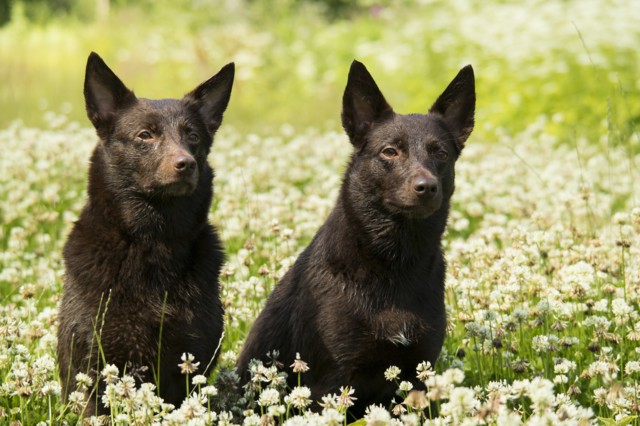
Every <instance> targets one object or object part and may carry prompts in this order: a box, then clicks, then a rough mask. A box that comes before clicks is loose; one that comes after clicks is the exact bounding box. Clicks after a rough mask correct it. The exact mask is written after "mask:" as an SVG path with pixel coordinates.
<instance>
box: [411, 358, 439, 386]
mask: <svg viewBox="0 0 640 426" xmlns="http://www.w3.org/2000/svg"><path fill="white" fill-rule="evenodd" d="M434 374H435V372H434V371H433V370H432V369H431V363H430V362H429V361H422V362H421V363H420V364H418V366H417V367H416V377H417V378H418V380H420V381H422V382H424V381H425V380H427V378H428V377H429V376H433V375H434Z"/></svg>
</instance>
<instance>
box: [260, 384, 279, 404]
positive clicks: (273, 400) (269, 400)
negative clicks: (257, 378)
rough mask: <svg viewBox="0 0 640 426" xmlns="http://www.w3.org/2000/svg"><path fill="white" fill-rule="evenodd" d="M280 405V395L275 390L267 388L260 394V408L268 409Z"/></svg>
mask: <svg viewBox="0 0 640 426" xmlns="http://www.w3.org/2000/svg"><path fill="white" fill-rule="evenodd" d="M279 403H280V393H279V392H278V390H277V389H274V388H267V389H265V390H263V391H262V392H261V393H260V398H259V399H258V404H260V405H261V406H262V407H269V406H272V405H276V404H279Z"/></svg>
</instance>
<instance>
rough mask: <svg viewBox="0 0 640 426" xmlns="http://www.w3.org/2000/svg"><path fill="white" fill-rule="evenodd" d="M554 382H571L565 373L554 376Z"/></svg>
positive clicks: (561, 383) (560, 383) (557, 383)
mask: <svg viewBox="0 0 640 426" xmlns="http://www.w3.org/2000/svg"><path fill="white" fill-rule="evenodd" d="M553 383H555V384H556V385H564V384H566V383H569V378H568V377H567V376H565V375H564V374H556V375H555V376H554V377H553Z"/></svg>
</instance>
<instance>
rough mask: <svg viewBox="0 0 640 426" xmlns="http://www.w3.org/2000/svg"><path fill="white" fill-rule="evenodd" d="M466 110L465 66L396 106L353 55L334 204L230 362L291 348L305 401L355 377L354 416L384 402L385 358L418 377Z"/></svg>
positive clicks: (434, 322)
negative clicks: (421, 99)
mask: <svg viewBox="0 0 640 426" xmlns="http://www.w3.org/2000/svg"><path fill="white" fill-rule="evenodd" d="M474 109H475V90H474V77H473V71H472V69H471V67H465V68H464V69H463V70H461V71H460V73H459V74H458V76H457V77H456V78H455V79H454V80H453V81H452V83H451V84H450V85H449V87H448V88H447V89H446V90H445V91H444V93H443V94H442V95H441V96H440V97H439V98H438V100H437V101H436V102H435V103H434V105H433V106H432V107H431V109H430V110H429V113H428V114H426V115H421V114H412V115H399V114H396V113H394V112H393V110H392V109H391V107H390V106H389V104H388V103H387V102H386V101H385V99H384V97H383V95H382V93H381V92H380V90H379V89H378V87H377V85H376V84H375V82H374V80H373V79H372V77H371V76H370V74H369V73H368V71H367V70H366V68H365V67H364V66H363V65H362V64H360V63H358V62H354V63H353V65H352V67H351V71H350V73H349V80H348V83H347V87H346V89H345V94H344V99H343V112H342V121H343V126H344V128H345V130H346V132H347V134H348V135H349V138H350V140H351V143H352V144H353V146H354V153H353V156H352V158H351V161H350V164H349V167H348V169H347V171H346V173H345V177H344V182H343V185H342V188H341V191H340V195H339V197H338V201H337V204H336V207H335V208H334V210H333V211H332V213H331V215H330V216H329V218H328V219H327V221H326V222H325V224H324V225H323V226H322V227H321V228H320V230H319V231H318V233H317V234H316V236H315V238H314V239H313V241H312V242H311V244H310V245H309V247H307V249H306V250H305V251H304V252H303V253H302V254H301V255H300V257H299V258H298V260H297V261H296V263H295V265H294V266H293V267H292V269H291V270H290V271H289V272H288V273H287V274H286V275H285V277H284V278H283V279H282V281H281V282H280V283H279V284H278V285H277V286H276V288H275V289H274V291H273V294H272V295H271V296H270V298H269V300H268V302H267V305H266V306H265V308H264V310H263V311H262V312H261V314H260V316H259V317H258V319H257V320H256V322H255V324H254V326H253V328H252V330H251V332H250V334H249V336H248V337H247V340H246V343H245V346H244V348H243V351H242V353H241V355H240V358H239V361H238V370H239V372H240V373H241V375H242V377H243V380H244V381H247V380H248V379H249V377H248V376H249V372H248V371H247V368H248V365H249V361H250V360H251V359H252V358H257V359H264V357H265V354H266V353H267V352H269V351H272V350H274V349H276V350H278V351H279V352H280V359H281V361H282V362H283V363H284V364H285V365H288V364H289V363H291V362H292V361H293V359H294V357H295V354H296V353H299V354H300V357H301V358H302V359H303V360H304V361H306V362H307V363H308V365H309V367H310V370H309V371H308V372H307V373H305V374H304V375H302V383H303V384H304V385H306V386H309V387H310V388H311V391H312V398H314V399H316V400H318V399H319V398H320V397H321V396H323V395H325V394H328V393H338V392H339V387H340V386H341V385H350V386H352V387H353V388H355V396H356V397H357V398H358V399H357V401H356V405H355V406H354V407H353V408H352V410H350V412H351V413H352V414H353V415H355V416H361V415H362V414H363V413H364V410H365V408H366V407H367V406H368V405H370V404H373V403H382V404H385V405H387V404H389V403H390V402H391V400H392V399H393V397H394V394H395V391H396V388H395V384H394V383H391V382H388V381H386V380H385V378H384V371H385V370H386V369H387V368H388V367H389V366H390V365H396V366H398V367H400V369H401V370H402V379H403V380H409V381H411V382H413V383H414V384H415V385H416V386H420V385H421V384H420V383H419V382H418V381H417V380H416V374H415V371H416V370H415V369H416V366H417V365H418V364H419V363H420V362H422V361H430V362H431V363H432V364H433V363H435V361H436V359H437V357H438V355H439V353H440V349H441V347H442V343H443V339H444V334H445V326H446V314H445V306H444V278H445V262H444V258H443V254H442V250H441V244H440V240H441V236H442V233H443V232H444V229H445V226H446V221H447V216H448V211H449V199H450V197H451V195H452V194H453V190H454V163H455V161H456V159H457V158H458V156H459V154H460V151H461V150H462V148H463V146H464V142H465V141H466V139H467V138H468V136H469V134H470V133H471V130H472V129H473V116H474ZM290 378H291V379H292V380H290V385H291V386H293V385H295V384H296V383H297V377H293V375H290Z"/></svg>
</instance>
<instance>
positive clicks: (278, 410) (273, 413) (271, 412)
mask: <svg viewBox="0 0 640 426" xmlns="http://www.w3.org/2000/svg"><path fill="white" fill-rule="evenodd" d="M258 403H259V402H258ZM286 411H287V408H286V407H285V406H284V405H282V404H278V405H270V406H269V407H268V408H267V415H268V416H269V417H279V416H282V415H284V413H286Z"/></svg>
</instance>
